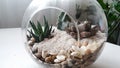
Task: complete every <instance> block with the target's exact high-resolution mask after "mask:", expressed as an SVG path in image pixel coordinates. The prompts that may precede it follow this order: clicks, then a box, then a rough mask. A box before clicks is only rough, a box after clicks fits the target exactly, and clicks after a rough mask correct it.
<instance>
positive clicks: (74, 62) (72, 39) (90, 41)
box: [22, 0, 107, 68]
mask: <svg viewBox="0 0 120 68" xmlns="http://www.w3.org/2000/svg"><path fill="white" fill-rule="evenodd" d="M22 30H23V33H24V35H23V38H24V42H25V47H26V48H27V50H28V52H29V54H30V55H31V56H32V58H33V59H35V60H36V62H38V64H40V65H43V66H44V67H46V68H84V67H86V66H88V65H90V64H92V63H93V62H95V61H96V59H97V58H98V56H99V55H100V53H101V51H102V49H103V46H104V42H105V41H106V39H107V21H106V17H105V15H104V11H103V10H102V8H101V6H100V5H99V4H98V3H97V1H96V0H33V1H32V2H31V4H30V5H29V7H28V8H27V10H26V12H25V14H24V17H23V21H22Z"/></svg>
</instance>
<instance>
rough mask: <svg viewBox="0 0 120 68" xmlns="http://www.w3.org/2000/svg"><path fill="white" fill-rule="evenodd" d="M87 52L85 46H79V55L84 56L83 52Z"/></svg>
mask: <svg viewBox="0 0 120 68" xmlns="http://www.w3.org/2000/svg"><path fill="white" fill-rule="evenodd" d="M86 50H87V47H86V46H81V48H80V53H81V55H85V51H86Z"/></svg>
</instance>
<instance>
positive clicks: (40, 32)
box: [28, 16, 53, 42]
mask: <svg viewBox="0 0 120 68" xmlns="http://www.w3.org/2000/svg"><path fill="white" fill-rule="evenodd" d="M29 23H30V26H31V27H32V29H31V30H28V32H29V33H30V35H29V37H33V38H34V39H35V42H41V41H43V40H44V39H45V38H50V36H51V32H53V30H52V25H51V26H49V24H48V21H47V20H46V17H45V16H44V26H43V27H42V25H41V24H40V22H39V21H37V25H35V24H34V22H32V21H30V22H29Z"/></svg>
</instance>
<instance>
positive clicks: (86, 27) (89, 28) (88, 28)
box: [85, 21, 91, 31]
mask: <svg viewBox="0 0 120 68" xmlns="http://www.w3.org/2000/svg"><path fill="white" fill-rule="evenodd" d="M90 30H91V22H90V21H86V23H85V31H90Z"/></svg>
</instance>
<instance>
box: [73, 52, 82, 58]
mask: <svg viewBox="0 0 120 68" xmlns="http://www.w3.org/2000/svg"><path fill="white" fill-rule="evenodd" d="M71 55H72V56H74V57H78V58H82V55H81V54H80V52H72V53H71Z"/></svg>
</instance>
